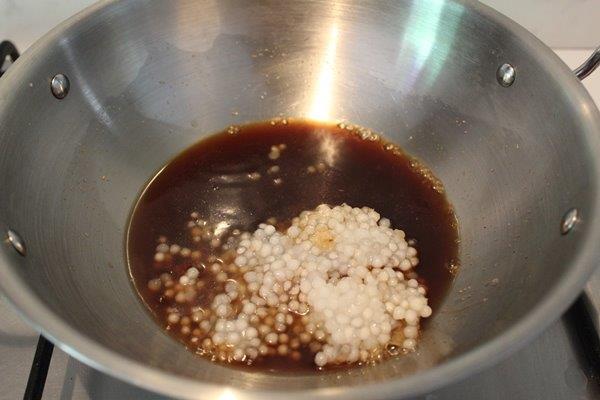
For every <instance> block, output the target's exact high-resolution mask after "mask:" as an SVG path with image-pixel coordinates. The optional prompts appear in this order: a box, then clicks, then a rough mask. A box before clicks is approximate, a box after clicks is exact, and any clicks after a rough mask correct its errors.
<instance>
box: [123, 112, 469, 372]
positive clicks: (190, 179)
mask: <svg viewBox="0 0 600 400" xmlns="http://www.w3.org/2000/svg"><path fill="white" fill-rule="evenodd" d="M350 128H351V127H350ZM365 137H366V139H365ZM282 145H283V146H282ZM273 146H275V147H276V150H275V151H274V150H273V149H272V147H273ZM274 167H275V168H274ZM322 203H326V204H330V205H339V204H343V203H346V204H349V205H350V206H353V207H363V206H367V207H370V208H373V209H375V210H376V211H378V212H379V213H380V214H381V216H382V217H386V218H389V219H390V221H391V224H392V226H393V227H397V228H399V229H402V230H403V231H404V232H405V233H406V236H407V238H411V239H414V242H412V243H411V245H413V246H414V247H415V248H416V249H417V251H418V253H419V260H420V263H419V266H418V267H417V268H416V270H417V272H418V275H419V278H420V280H421V281H422V283H423V284H424V285H425V286H426V287H427V295H428V298H429V304H430V305H431V307H432V308H433V310H434V313H435V310H436V307H437V305H438V304H439V303H440V301H441V300H442V299H443V297H444V294H445V293H446V291H447V289H448V287H449V285H450V283H451V281H452V278H453V273H454V268H455V265H457V259H458V232H457V226H456V219H455V216H454V214H453V212H452V208H451V206H450V205H449V203H448V201H447V199H446V197H445V195H444V193H443V189H442V187H441V184H440V183H439V182H437V180H436V179H435V178H434V177H433V176H432V175H431V174H430V173H428V172H427V170H426V169H424V168H422V167H421V165H420V164H419V163H418V162H416V161H415V160H413V159H411V158H409V157H407V156H406V155H404V154H403V153H402V152H401V151H400V150H399V149H397V148H396V147H394V146H391V145H389V144H386V143H385V142H384V141H382V140H380V139H378V138H376V137H375V136H374V135H372V134H370V133H369V132H368V131H364V130H356V129H349V128H348V127H346V126H344V125H330V124H317V123H313V122H311V123H308V122H303V121H285V123H283V122H282V121H278V122H277V123H271V122H264V123H257V124H253V125H246V126H242V127H236V128H230V129H229V131H225V132H223V133H220V134H217V135H213V136H211V137H208V138H207V139H204V140H202V141H201V142H199V143H197V144H196V145H194V146H192V147H190V148H189V149H187V150H186V151H184V152H183V153H182V154H180V155H179V156H177V157H176V158H175V159H174V160H172V161H171V162H170V163H169V164H167V165H166V166H165V167H164V168H163V169H162V170H161V172H160V173H159V174H158V175H157V176H156V177H155V178H154V179H153V180H152V182H151V183H150V184H149V186H148V187H147V188H146V189H145V191H144V192H143V194H142V196H141V197H140V199H139V201H138V203H137V205H136V207H135V210H134V212H133V215H132V218H131V221H130V227H129V230H128V238H127V255H128V262H129V267H130V271H131V275H132V278H133V281H134V284H135V287H136V289H137V290H138V293H139V295H140V296H141V298H142V299H143V301H144V302H145V303H146V304H147V306H148V307H149V308H150V310H151V311H152V314H153V315H154V316H155V318H156V320H157V322H158V323H159V324H160V325H161V326H163V327H165V329H167V330H169V331H170V332H171V334H172V335H173V336H175V337H176V338H177V339H178V340H180V341H181V342H183V343H184V344H185V345H186V346H187V347H188V348H189V349H190V350H192V351H196V350H197V344H196V343H192V342H190V337H191V336H190V334H182V333H181V332H180V331H179V330H175V329H171V328H172V327H171V324H170V323H169V321H168V319H167V316H168V314H169V312H168V310H167V308H168V307H170V305H168V302H166V301H165V299H164V298H163V297H161V296H157V294H156V292H155V291H152V290H151V289H149V287H148V282H149V281H151V280H153V279H156V278H157V277H159V276H160V274H161V273H164V272H165V271H166V272H168V273H172V274H175V275H177V274H181V273H183V272H184V271H185V270H186V269H187V268H189V267H190V266H192V265H199V264H207V265H208V264H209V263H210V262H209V261H208V258H209V257H210V256H211V255H213V257H214V256H218V254H219V251H217V250H215V249H214V248H213V247H211V246H209V245H208V244H207V243H210V238H205V239H207V240H208V241H207V240H202V241H196V240H194V239H193V238H192V236H190V234H189V229H188V228H189V226H188V224H189V223H190V214H191V213H192V212H195V213H197V215H199V216H201V218H202V220H204V221H207V223H208V224H209V225H210V226H216V227H217V229H218V230H221V231H222V232H220V233H222V234H223V233H225V235H226V234H227V232H233V231H234V230H235V229H238V230H240V231H250V232H252V231H254V230H255V229H256V228H257V226H258V224H259V223H262V222H264V221H267V220H268V219H270V218H275V219H276V221H277V223H276V224H275V225H276V226H277V227H278V228H284V227H287V226H289V224H290V220H291V219H292V218H293V217H295V216H297V215H298V214H300V213H301V212H302V211H304V210H311V209H314V208H315V207H317V206H318V205H319V204H322ZM161 237H162V238H163V239H162V240H164V238H168V240H169V242H172V243H177V244H178V245H180V246H182V247H186V248H189V249H191V250H192V251H194V250H195V251H199V252H198V253H196V257H195V258H193V257H190V258H189V261H185V262H182V263H178V264H173V263H172V264H169V263H166V264H165V262H162V263H158V264H157V262H156V260H155V258H154V257H155V253H156V247H157V244H159V240H160V239H159V238H161ZM220 253H222V251H220ZM216 286H217V284H216V283H214V282H213V284H211V283H210V282H208V283H207V284H206V285H205V286H204V287H203V289H201V290H200V291H199V295H198V296H197V297H196V298H194V300H193V301H192V304H185V305H182V306H180V307H190V308H191V307H194V306H202V307H205V306H206V305H207V303H209V302H210V301H211V299H212V298H213V297H214V293H212V292H211V287H216ZM192 325H193V323H192ZM425 329H426V326H425ZM300 350H301V351H300V359H299V360H298V359H297V358H296V359H295V360H294V361H293V362H291V361H290V359H289V358H288V357H280V356H272V357H265V358H262V359H259V360H257V361H256V362H255V363H254V364H253V365H252V367H250V368H256V367H258V368H261V369H267V370H271V371H297V370H298V369H310V370H314V369H315V366H314V362H313V359H314V355H313V354H311V353H310V351H309V349H308V348H301V349H300Z"/></svg>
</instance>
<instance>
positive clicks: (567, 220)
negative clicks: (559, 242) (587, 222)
mask: <svg viewBox="0 0 600 400" xmlns="http://www.w3.org/2000/svg"><path fill="white" fill-rule="evenodd" d="M578 222H579V212H578V211H577V209H576V208H571V209H570V210H569V211H567V212H566V213H565V215H564V216H563V218H562V221H561V223H560V233H562V234H563V235H566V234H567V233H569V232H571V230H572V229H573V228H574V227H575V225H576V224H577V223H578Z"/></svg>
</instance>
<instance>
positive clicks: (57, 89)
mask: <svg viewBox="0 0 600 400" xmlns="http://www.w3.org/2000/svg"><path fill="white" fill-rule="evenodd" d="M70 87H71V83H70V82H69V78H67V76H66V75H63V74H57V75H55V76H54V78H52V81H50V90H52V94H53V95H54V97H56V98H57V99H59V100H60V99H64V98H65V97H67V94H69V88H70Z"/></svg>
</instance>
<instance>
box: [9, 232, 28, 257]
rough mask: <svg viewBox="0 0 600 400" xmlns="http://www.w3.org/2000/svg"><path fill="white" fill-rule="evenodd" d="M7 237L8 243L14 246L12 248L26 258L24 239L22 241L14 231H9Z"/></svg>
mask: <svg viewBox="0 0 600 400" xmlns="http://www.w3.org/2000/svg"><path fill="white" fill-rule="evenodd" d="M6 236H7V240H8V243H10V244H11V245H12V247H13V248H14V249H15V250H16V251H17V253H19V254H20V255H22V256H25V253H26V252H27V251H26V249H25V242H24V241H23V239H21V236H20V235H19V234H18V233H17V232H15V231H13V230H12V229H9V230H8V231H7V232H6Z"/></svg>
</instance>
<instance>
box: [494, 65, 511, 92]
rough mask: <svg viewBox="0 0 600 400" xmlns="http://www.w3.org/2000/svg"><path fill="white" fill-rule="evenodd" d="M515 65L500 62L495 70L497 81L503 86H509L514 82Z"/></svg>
mask: <svg viewBox="0 0 600 400" xmlns="http://www.w3.org/2000/svg"><path fill="white" fill-rule="evenodd" d="M515 76H516V72H515V67H513V66H512V65H510V64H508V63H507V64H502V65H501V66H500V67H499V68H498V71H496V79H497V80H498V83H499V84H500V85H502V86H504V87H509V86H510V85H512V84H513V83H514V82H515Z"/></svg>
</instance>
